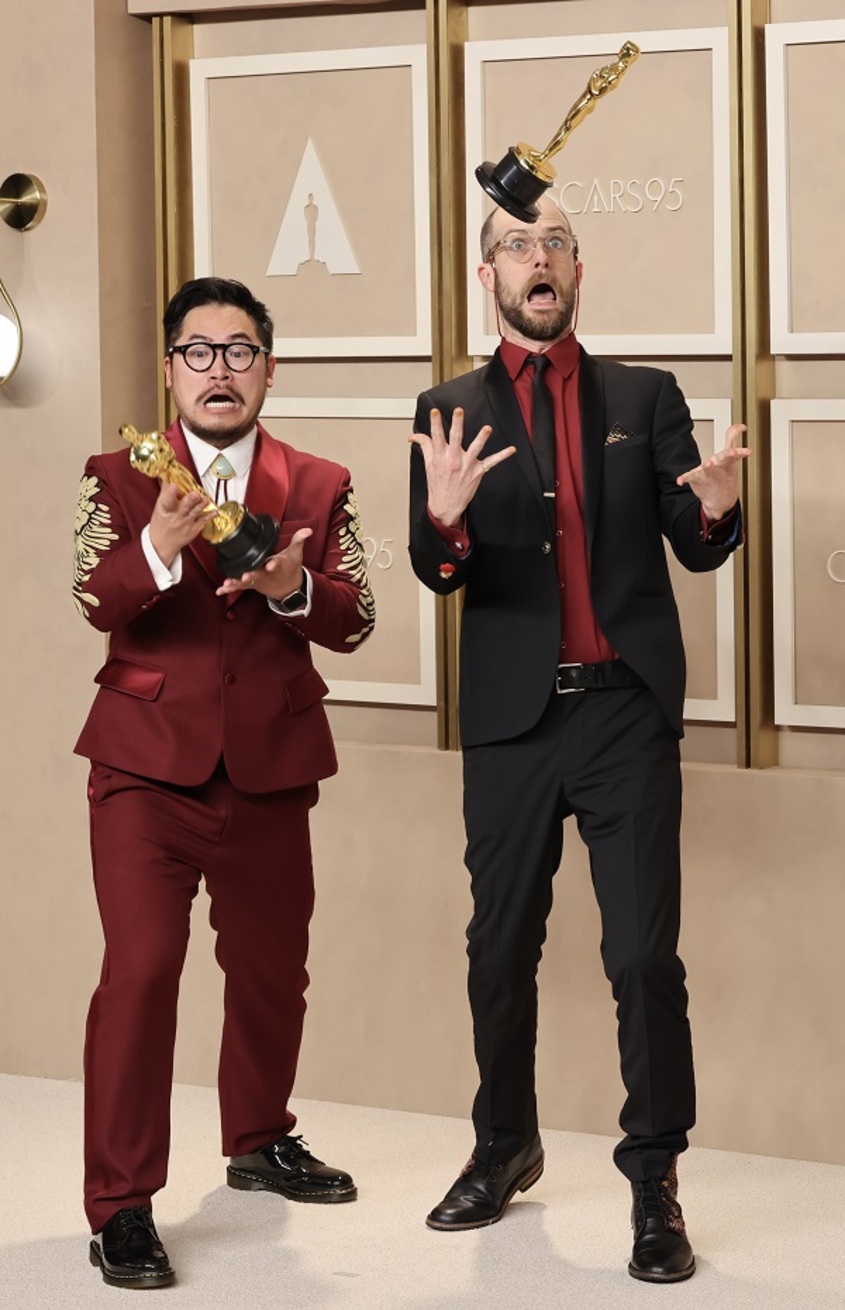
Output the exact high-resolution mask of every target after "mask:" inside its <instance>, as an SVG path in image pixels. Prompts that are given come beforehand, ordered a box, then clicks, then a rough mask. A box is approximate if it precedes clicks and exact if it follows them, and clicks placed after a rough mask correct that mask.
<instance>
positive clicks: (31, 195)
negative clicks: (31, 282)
mask: <svg viewBox="0 0 845 1310" xmlns="http://www.w3.org/2000/svg"><path fill="white" fill-rule="evenodd" d="M46 208H47V192H46V190H45V188H44V183H43V182H41V181H40V180H39V179H38V178H37V177H35V176H34V175H33V174H32V173H11V174H10V175H9V177H7V178H6V180H5V181H4V182H0V218H2V219H3V222H4V223H8V225H9V227H13V228H15V229H16V231H18V232H28V231H29V230H30V228H33V227H37V226H38V224H39V223H40V222H41V220H42V218H43V217H44V211H45V210H46ZM0 302H3V303H4V304H5V305H6V306H7V307H8V310H9V313H10V314H11V317H8V316H7V314H6V313H5V312H4V311H3V304H0V387H2V385H3V383H4V382H8V381H9V378H10V377H11V376H12V374H13V373H14V371H15V369H16V368H17V366H18V361H19V360H20V357H21V350H22V348H23V329H22V327H21V320H20V316H19V314H18V311H17V309H16V308H15V302H14V301H13V300H12V297H11V296H10V295H9V293H8V291H7V290H6V288H5V287H4V285H3V281H2V279H1V278H0Z"/></svg>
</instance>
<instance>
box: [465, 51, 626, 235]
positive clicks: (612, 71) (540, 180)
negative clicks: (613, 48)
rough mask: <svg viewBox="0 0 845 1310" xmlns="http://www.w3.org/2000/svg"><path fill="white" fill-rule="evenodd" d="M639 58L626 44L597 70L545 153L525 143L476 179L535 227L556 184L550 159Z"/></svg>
mask: <svg viewBox="0 0 845 1310" xmlns="http://www.w3.org/2000/svg"><path fill="white" fill-rule="evenodd" d="M639 56H640V49H639V46H636V45H634V43H633V41H626V42H625V44H624V45H623V47H622V49H621V50H620V51H619V54H618V56H617V58H616V59H615V61H614V62H613V63H612V64H605V65H603V67H601V68H597V69H596V71H595V72H594V73H592V74H591V76H590V79H589V81H588V82H587V85H586V87H585V88H584V90H583V92H582V93H581V95H580V96H579V97H578V99H577V100H576V101H575V103H574V105H573V106H572V107H571V109H570V110H569V112H568V114H567V115H566V117H565V118H564V120H563V122H562V123H561V125H560V127H559V128H558V130H557V132H555V134H554V136H553V137H552V139H551V141H550V142H549V144H548V145H547V146H546V148H545V150H535V149H534V148H533V147H532V146H527V145H526V144H525V142H524V141H521V142H520V143H519V145H518V146H511V148H510V149H509V150H508V153H507V154H506V155H505V157H504V159H500V160H499V162H498V164H495V165H494V164H491V163H490V162H489V161H488V162H485V163H483V164H479V165H478V168H477V169H476V170H475V176H476V177H477V179H478V181H479V183H480V185H481V186H482V187H483V188H484V190H485V191H486V192H487V194H488V195H489V196H490V198H491V199H492V200H494V201H495V202H496V204H497V205H499V206H500V207H501V208H502V209H505V210H507V212H508V213H509V214H512V215H513V217H514V218H518V219H519V220H520V221H521V222H523V223H535V222H536V221H537V219H538V218H539V216H540V210H539V208H538V205H537V201H538V200H539V199H540V197H541V196H542V194H543V192H544V191H546V190H548V188H549V187H550V186H551V184H552V182H554V180H555V170H554V169H553V168H552V166H551V164H550V163H549V162H548V161H549V159H550V158H551V157H552V155H556V154H557V152H558V151H559V150H562V149H563V147H564V146H565V145H566V143H567V141H568V140H569V137H570V136H571V135H572V133H573V132H574V131H575V128H576V127H578V125H579V123H583V121H584V119H585V118H586V117H587V115H588V114H591V113H592V112H593V110H594V109H595V107H596V105H597V104H598V102H599V100H600V99H601V98H602V96H605V95H607V93H608V91H612V90H613V89H614V88H615V87H617V86H618V85H619V83H620V81H621V80H622V78H623V76H624V75H625V73H626V72H627V70H628V67H629V65H630V64H632V63H633V62H634V60H635V59H639Z"/></svg>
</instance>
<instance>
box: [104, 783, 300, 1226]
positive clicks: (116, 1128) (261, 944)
mask: <svg viewBox="0 0 845 1310" xmlns="http://www.w3.org/2000/svg"><path fill="white" fill-rule="evenodd" d="M88 790H89V804H90V812H91V847H92V854H93V864H94V883H95V888H96V893H97V901H98V905H99V909H100V917H101V920H102V924H103V932H104V935H105V956H104V959H103V969H102V975H101V978H100V984H99V986H98V988H97V990H96V991H95V993H94V996H93V998H92V1001H91V1008H90V1011H89V1014H88V1026H87V1031H86V1042H85V1088H86V1101H85V1206H86V1213H87V1215H88V1218H89V1220H90V1223H91V1227H92V1230H93V1231H94V1232H98V1231H99V1230H100V1229H101V1228H102V1227H103V1225H104V1224H105V1223H106V1222H107V1221H108V1219H109V1218H110V1217H111V1216H112V1215H113V1214H114V1213H115V1212H116V1211H117V1210H120V1209H122V1208H124V1207H125V1206H149V1205H150V1204H151V1198H152V1195H153V1193H154V1192H156V1191H157V1190H158V1189H159V1188H161V1187H162V1186H163V1185H164V1183H165V1180H166V1177H167V1159H168V1151H169V1144H170V1094H171V1083H172V1076H173V1049H174V1042H175V1036H176V1006H177V997H178V991H179V979H180V975H181V972H182V966H183V963H184V959H185V952H186V950H187V945H188V936H189V930H190V912H191V903H192V901H193V899H194V896H195V895H196V893H197V889H198V887H199V883H200V879H201V878H202V877H204V879H205V884H206V890H207V891H208V894H209V897H210V900H211V912H210V921H211V925H212V927H213V928H214V930H215V932H216V934H217V941H216V948H215V951H216V956H217V960H218V963H219V964H220V966H221V968H222V970H223V972H224V975H225V989H224V1018H223V1033H222V1042H221V1048H220V1065H219V1078H218V1086H219V1096H220V1117H221V1127H222V1139H223V1154H224V1155H243V1154H247V1153H248V1152H251V1151H255V1150H257V1149H258V1148H259V1147H261V1146H263V1145H266V1144H267V1143H268V1142H270V1141H272V1140H274V1139H275V1138H276V1137H278V1136H280V1135H281V1134H282V1133H285V1132H289V1131H290V1129H291V1128H292V1127H293V1126H294V1124H295V1122H296V1121H295V1118H294V1116H293V1115H292V1114H291V1113H290V1111H289V1109H288V1105H287V1102H288V1097H289V1095H290V1092H291V1089H292V1086H293V1080H294V1074H295V1071H296V1063H297V1057H298V1054H299V1046H300V1040H301V1035H302V1023H303V1017H304V1014H305V999H304V993H305V989H306V987H307V985H308V974H307V972H306V968H305V962H306V957H307V951H308V924H309V921H310V917H311V912H312V909H313V903H314V884H313V876H312V866H311V846H310V837H309V826H308V818H309V810H310V809H311V807H312V806H313V804H314V803H315V801H316V799H317V792H318V789H317V785H316V783H313V784H309V785H307V786H304V787H299V788H294V789H291V790H288V791H281V792H268V793H263V794H253V793H245V792H240V791H238V790H237V789H236V788H235V787H233V786H232V784H231V783H230V782H229V780H228V779H227V778H226V777H216V776H215V777H213V778H211V779H210V780H209V781H208V782H206V783H203V784H202V785H201V786H198V787H175V786H171V785H169V784H164V783H160V782H156V781H153V780H151V779H147V778H140V777H137V776H135V775H133V774H128V773H122V772H121V771H120V770H118V769H113V768H106V767H104V766H102V765H98V764H92V767H91V777H90V782H89V789H88Z"/></svg>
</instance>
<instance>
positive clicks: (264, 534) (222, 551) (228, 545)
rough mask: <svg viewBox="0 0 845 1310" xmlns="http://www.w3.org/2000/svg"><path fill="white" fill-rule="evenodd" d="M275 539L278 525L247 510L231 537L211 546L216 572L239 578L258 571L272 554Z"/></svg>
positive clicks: (276, 540)
mask: <svg viewBox="0 0 845 1310" xmlns="http://www.w3.org/2000/svg"><path fill="white" fill-rule="evenodd" d="M278 540H279V524H278V523H277V522H276V520H275V519H274V518H271V517H270V515H269V514H250V512H249V510H247V511H246V513H245V514H244V516H243V519H242V520H241V522H240V525H239V526H238V527H237V528H236V529H235V531H234V532H233V533H232V535H231V536H230V537H227V538H226V540H225V541H218V542H217V543H216V545H215V550H216V551H217V563H218V566H219V568H220V572H221V573H222V574H223V576H224V577H226V578H239V577H240V576H241V574H243V573H250V572H252V570H253V569H258V568H260V567H261V565H262V564H263V563H264V561H265V560H266V559H269V557H270V556H271V555H272V554H273V552H274V551H275V549H276V543H277V542H278Z"/></svg>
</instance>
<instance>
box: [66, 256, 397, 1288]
mask: <svg viewBox="0 0 845 1310" xmlns="http://www.w3.org/2000/svg"><path fill="white" fill-rule="evenodd" d="M164 327H165V337H166V343H167V358H166V360H165V363H164V369H165V377H166V382H167V386H168V388H169V389H170V391H171V392H172V395H173V399H174V401H175V404H176V409H177V411H178V413H179V419H178V420H177V421H176V422H175V423H174V424H173V425H172V427H171V428H169V429H168V432H167V434H166V435H167V438H168V440H169V441H170V443H171V445H172V446H173V448H174V451H175V453H176V458H177V460H178V461H179V462H180V463H181V464H183V465H184V466H185V467H186V468H188V469H189V470H191V471H192V472H194V473H195V475H196V478H197V481H198V482H200V483H201V484H202V485H203V487H204V488H205V490H206V492H207V493H208V494H207V495H201V494H200V493H199V492H188V493H184V492H183V491H181V490H180V489H178V488H177V487H176V486H174V485H173V484H170V483H164V484H163V485H161V486H159V484H158V483H157V482H155V481H153V480H152V479H149V478H145V477H143V476H141V475H140V474H139V473H138V472H137V471H136V470H135V469H133V468H132V466H131V464H130V462H129V452H128V451H120V452H117V453H115V454H108V455H95V456H92V458H91V459H90V460H89V461H88V464H87V466H86V469H85V476H84V478H83V480H82V485H81V489H80V499H79V509H78V512H77V521H76V528H77V538H76V540H77V553H76V567H75V575H74V597H75V600H76V604H77V606H78V608H79V609H80V611H81V613H82V614H83V615H84V617H85V618H87V619H88V621H89V622H90V623H92V624H93V625H94V627H96V628H98V629H99V630H100V631H102V632H108V633H109V634H110V635H109V651H108V658H107V660H106V663H105V665H104V666H103V668H102V669H101V670H100V672H99V673H98V674H97V677H96V679H95V681H96V682H97V683H98V684H99V691H98V693H97V696H96V698H95V700H94V704H93V707H92V709H91V712H90V714H89V716H88V720H87V722H86V724H85V727H84V728H83V730H82V734H81V736H80V738H79V741H78V742H77V745H76V751H77V753H78V754H81V755H84V756H87V757H88V758H89V759H90V760H91V774H90V782H89V787H88V796H89V803H90V813H91V846H92V854H93V865H94V880H95V886H96V892H97V900H98V904H99V909H100V915H101V918H102V923H103V931H104V935H105V957H104V961H103V970H102V975H101V979H100V985H99V987H98V988H97V990H96V992H95V993H94V997H93V999H92V1002H91V1009H90V1012H89V1016H88V1026H87V1034H86V1044H85V1086H86V1110H85V1205H86V1213H87V1215H88V1218H89V1220H90V1223H91V1228H92V1231H93V1234H94V1236H93V1238H92V1242H91V1247H90V1257H91V1262H92V1264H95V1265H98V1266H99V1267H100V1268H101V1270H102V1273H103V1277H104V1279H105V1281H106V1282H107V1283H111V1284H112V1285H116V1286H122V1287H160V1286H164V1285H166V1284H167V1283H169V1282H172V1280H173V1277H174V1275H173V1270H172V1268H171V1266H170V1263H169V1260H168V1258H167V1255H166V1253H165V1251H164V1248H163V1247H162V1245H161V1242H160V1241H159V1238H158V1236H157V1234H156V1230H155V1227H154V1225H153V1219H152V1210H151V1202H152V1196H153V1194H154V1193H155V1192H156V1191H157V1190H158V1189H159V1188H160V1187H162V1186H163V1185H164V1182H165V1179H166V1174H167V1156H168V1146H169V1132H170V1126H169V1102H170V1094H171V1082H172V1071H173V1047H174V1040H175V1032H176V1001H177V993H178V988H179V978H180V974H181V971H182V966H183V962H184V958H185V951H186V948H187V943H188V931H189V918H190V909H191V902H192V900H193V898H194V896H195V895H196V892H197V889H198V886H199V882H200V878H201V877H204V878H205V884H206V890H207V891H208V894H209V897H210V900H211V923H212V926H213V927H214V929H215V931H216V933H217V945H216V955H217V959H218V961H219V963H220V966H221V968H222V969H223V971H224V974H225V997H224V1021H223V1035H222V1043H221V1051H220V1067H219V1095H220V1114H221V1123H222V1136H223V1153H224V1155H227V1156H230V1157H231V1159H230V1163H229V1166H228V1170H227V1181H228V1183H229V1186H231V1187H237V1188H244V1189H268V1190H273V1191H278V1192H281V1193H282V1194H283V1195H284V1196H287V1197H289V1198H291V1199H292V1200H299V1201H318V1202H338V1201H352V1200H354V1199H355V1196H356V1189H355V1185H354V1183H353V1181H352V1179H351V1178H350V1176H349V1175H348V1174H347V1173H344V1172H343V1171H341V1170H338V1169H334V1168H332V1167H330V1166H328V1165H325V1164H323V1163H322V1162H321V1161H320V1160H317V1159H316V1158H315V1157H314V1156H313V1155H311V1154H310V1152H309V1151H308V1150H307V1149H306V1144H305V1143H304V1142H303V1141H302V1139H301V1137H299V1136H293V1135H292V1131H293V1128H294V1126H295V1124H296V1120H295V1117H294V1115H293V1114H292V1113H291V1112H290V1110H289V1108H288V1097H289V1095H290V1092H291V1088H292V1085H293V1080H294V1074H295V1070H296V1063H297V1057H298V1053H299V1046H300V1039H301V1033H302V1021H303V1016H304V1012H305V1001H304V992H305V988H306V986H307V983H308V975H307V973H306V968H305V964H306V955H307V946H308V923H309V919H310V916H311V911H312V906H313V899H314V888H313V878H312V868H311V850H310V841H309V810H310V809H311V807H312V806H313V805H314V804H315V802H316V800H317V794H318V781H319V779H320V778H325V777H328V776H329V775H330V774H332V773H334V772H335V771H336V768H337V761H336V758H335V753H334V747H333V744H332V739H331V733H330V730H329V726H328V722H327V719H326V714H325V710H324V708H323V703H322V702H323V697H324V696H325V694H326V691H327V688H326V685H325V683H324V682H323V680H322V678H321V677H320V675H319V673H317V671H316V670H315V669H314V667H313V664H312V662H311V650H310V643H311V642H312V641H315V642H317V643H318V644H319V645H321V646H326V647H328V648H329V649H331V650H338V651H351V650H355V649H356V648H357V647H358V646H359V645H360V644H361V642H362V641H364V640H365V639H366V638H367V637H368V636H369V634H370V632H371V631H372V628H373V623H374V618H375V611H374V605H373V597H372V592H371V591H370V588H369V584H368V582H367V575H366V566H365V561H364V556H363V551H362V547H361V531H360V524H359V520H358V511H357V506H356V503H355V497H354V494H353V491H352V487H351V485H350V480H349V474H348V472H347V470H346V469H344V468H342V467H341V466H340V465H337V464H333V463H330V462H329V461H327V460H323V459H317V458H316V457H314V456H312V455H306V454H302V453H300V452H299V451H296V450H294V449H293V448H292V447H290V446H288V445H286V444H284V443H283V442H280V441H276V440H274V438H272V437H271V436H270V435H269V433H268V432H266V431H265V429H264V428H263V427H262V426H261V424H260V423H258V422H257V418H258V413H259V411H260V409H261V405H262V402H263V400H264V397H265V395H266V393H267V388H268V387H270V386H271V384H272V381H273V374H274V370H275V359H274V357H273V353H272V351H273V325H272V322H271V321H270V318H269V316H268V313H267V310H266V309H265V307H264V306H263V305H262V304H260V302H258V301H257V300H255V298H254V297H253V296H252V294H251V293H250V292H249V291H248V290H247V289H246V287H244V286H242V285H241V284H240V283H237V282H230V281H224V280H223V279H219V278H200V279H198V280H196V281H193V282H188V283H186V284H185V286H183V287H182V288H181V290H180V291H179V292H177V294H176V295H175V296H174V298H173V300H172V301H171V303H170V305H169V306H168V308H167V311H166V313H165V318H164ZM233 499H234V500H240V501H244V502H246V503H247V504H248V505H249V508H250V510H251V511H252V512H253V513H266V514H269V515H270V516H271V517H272V518H274V519H276V520H277V521H278V522H279V523H280V524H281V532H280V535H279V539H278V544H277V546H276V548H275V553H274V554H273V555H272V557H271V558H270V559H268V560H267V561H266V563H265V564H264V565H263V566H262V567H261V568H259V569H256V570H254V571H251V572H249V573H245V574H243V576H241V577H240V578H236V579H224V578H223V576H222V575H221V573H220V572H219V570H218V568H217V559H216V555H215V552H214V549H213V547H211V546H209V545H208V544H207V543H206V541H205V539H204V538H203V537H202V536H201V535H200V534H201V530H202V528H203V525H204V523H205V522H206V519H207V518H208V517H209V515H210V514H211V513H213V510H210V509H209V501H210V500H233Z"/></svg>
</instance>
